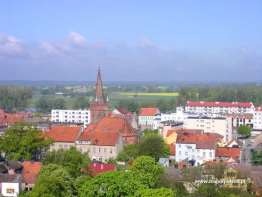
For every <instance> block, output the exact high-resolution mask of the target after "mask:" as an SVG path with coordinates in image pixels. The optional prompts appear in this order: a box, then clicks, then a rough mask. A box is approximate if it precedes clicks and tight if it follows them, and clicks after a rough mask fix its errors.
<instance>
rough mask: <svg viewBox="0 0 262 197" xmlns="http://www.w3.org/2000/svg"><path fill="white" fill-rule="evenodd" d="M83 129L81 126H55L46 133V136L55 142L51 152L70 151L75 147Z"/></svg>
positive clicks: (51, 146)
mask: <svg viewBox="0 0 262 197" xmlns="http://www.w3.org/2000/svg"><path fill="white" fill-rule="evenodd" d="M81 129H82V128H81V127H79V126H65V125H59V126H53V127H51V128H50V129H49V131H47V132H45V136H46V137H48V138H50V139H52V140H53V144H51V145H50V150H51V151H52V150H59V149H65V150H67V149H70V148H71V147H75V141H76V140H77V138H78V137H79V135H80V132H81Z"/></svg>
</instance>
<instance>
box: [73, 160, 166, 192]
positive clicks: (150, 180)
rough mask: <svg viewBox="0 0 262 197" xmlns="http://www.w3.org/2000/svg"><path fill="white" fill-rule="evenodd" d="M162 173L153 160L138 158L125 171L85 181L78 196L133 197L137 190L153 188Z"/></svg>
mask: <svg viewBox="0 0 262 197" xmlns="http://www.w3.org/2000/svg"><path fill="white" fill-rule="evenodd" d="M162 172H163V170H162V168H161V167H160V166H159V165H158V164H157V163H156V162H155V160H154V159H153V158H151V157H148V156H142V157H138V158H137V159H136V160H135V161H134V163H133V164H132V166H131V167H130V169H129V170H127V171H117V172H110V173H105V174H102V175H99V176H97V177H94V178H92V179H90V180H87V181H86V182H84V183H83V185H82V186H81V187H80V189H79V192H78V194H79V196H80V197H89V196H90V197H92V196H97V197H99V196H101V197H102V196H103V197H104V196H112V197H120V196H134V195H135V193H136V192H137V191H139V190H142V189H145V188H151V187H154V186H155V185H156V182H157V180H158V178H159V177H160V175H161V174H162Z"/></svg>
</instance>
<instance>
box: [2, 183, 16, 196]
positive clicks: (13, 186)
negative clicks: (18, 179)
mask: <svg viewBox="0 0 262 197" xmlns="http://www.w3.org/2000/svg"><path fill="white" fill-rule="evenodd" d="M8 189H11V190H12V189H13V190H14V193H8ZM19 192H20V185H19V183H2V195H3V196H6V197H9V196H10V197H17V196H18V194H19Z"/></svg>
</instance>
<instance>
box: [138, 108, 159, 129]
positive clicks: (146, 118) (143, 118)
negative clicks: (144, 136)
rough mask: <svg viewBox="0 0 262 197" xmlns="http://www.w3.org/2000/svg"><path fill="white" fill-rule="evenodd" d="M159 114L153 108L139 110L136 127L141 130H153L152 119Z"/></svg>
mask: <svg viewBox="0 0 262 197" xmlns="http://www.w3.org/2000/svg"><path fill="white" fill-rule="evenodd" d="M158 114H160V110H159V109H158V108H155V107H147V108H141V109H140V110H139V116H138V125H139V126H140V127H141V129H142V130H144V129H154V119H155V118H156V116H157V115H158Z"/></svg>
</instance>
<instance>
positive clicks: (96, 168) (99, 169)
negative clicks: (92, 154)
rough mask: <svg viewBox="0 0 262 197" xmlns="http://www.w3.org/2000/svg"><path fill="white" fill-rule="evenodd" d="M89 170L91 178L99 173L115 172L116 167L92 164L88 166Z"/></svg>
mask: <svg viewBox="0 0 262 197" xmlns="http://www.w3.org/2000/svg"><path fill="white" fill-rule="evenodd" d="M89 170H90V171H91V175H92V176H96V175H98V174H101V173H105V172H112V171H115V170H116V166H115V165H114V164H106V163H98V162H94V163H91V164H90V165H89Z"/></svg>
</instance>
